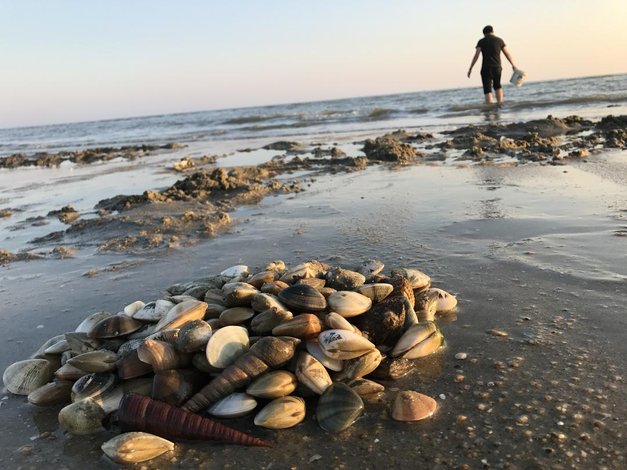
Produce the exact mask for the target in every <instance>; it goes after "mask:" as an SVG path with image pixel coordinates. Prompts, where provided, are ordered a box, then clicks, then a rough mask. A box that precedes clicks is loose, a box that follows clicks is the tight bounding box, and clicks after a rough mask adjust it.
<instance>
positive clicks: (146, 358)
mask: <svg viewBox="0 0 627 470" xmlns="http://www.w3.org/2000/svg"><path fill="white" fill-rule="evenodd" d="M137 357H139V360H140V361H143V362H145V363H147V364H150V365H151V366H152V368H153V369H154V370H155V371H158V370H166V369H179V368H181V367H187V366H188V365H190V364H191V362H192V357H191V355H190V354H187V353H183V352H181V351H178V350H177V349H176V348H175V347H174V345H172V344H170V343H166V342H164V341H157V340H154V339H146V340H144V342H143V343H142V344H141V346H140V347H139V348H137Z"/></svg>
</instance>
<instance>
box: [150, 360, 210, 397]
mask: <svg viewBox="0 0 627 470" xmlns="http://www.w3.org/2000/svg"><path fill="white" fill-rule="evenodd" d="M205 383H207V380H206V376H205V374H202V373H201V372H199V371H196V370H190V369H169V370H162V371H159V372H157V373H155V377H154V379H153V383H152V391H151V393H150V396H151V397H152V398H154V399H155V400H159V401H163V402H166V403H169V404H170V405H174V406H180V405H182V404H183V403H185V402H186V401H187V400H189V399H190V398H191V397H192V396H194V394H195V393H196V392H198V391H199V390H200V389H201V388H202V386H203V385H204V384H205Z"/></svg>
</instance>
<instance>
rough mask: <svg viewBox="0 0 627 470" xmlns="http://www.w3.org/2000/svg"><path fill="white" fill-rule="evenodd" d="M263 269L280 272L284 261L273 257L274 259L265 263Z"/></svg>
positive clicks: (283, 268)
mask: <svg viewBox="0 0 627 470" xmlns="http://www.w3.org/2000/svg"><path fill="white" fill-rule="evenodd" d="M263 269H264V270H265V271H274V272H276V273H278V274H280V273H282V272H284V271H285V262H284V261H283V260H280V259H275V260H274V261H270V262H269V263H268V264H266V266H265V267H264V268H263Z"/></svg>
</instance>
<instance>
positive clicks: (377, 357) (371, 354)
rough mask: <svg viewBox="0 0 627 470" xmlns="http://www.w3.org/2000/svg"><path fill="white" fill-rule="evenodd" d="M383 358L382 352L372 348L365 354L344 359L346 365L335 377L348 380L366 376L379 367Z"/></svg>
mask: <svg viewBox="0 0 627 470" xmlns="http://www.w3.org/2000/svg"><path fill="white" fill-rule="evenodd" d="M382 360H383V356H382V355H381V352H380V351H379V350H378V349H376V348H375V349H372V350H370V351H368V352H367V353H366V354H364V355H363V356H359V357H356V358H354V359H349V360H346V361H344V367H343V368H342V371H341V372H339V373H338V374H337V375H336V376H335V379H336V380H348V379H357V378H359V377H364V376H366V375H368V374H370V373H371V372H372V371H374V370H375V369H376V368H377V367H379V364H381V361H382Z"/></svg>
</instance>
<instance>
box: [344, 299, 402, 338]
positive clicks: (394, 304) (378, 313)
mask: <svg viewBox="0 0 627 470" xmlns="http://www.w3.org/2000/svg"><path fill="white" fill-rule="evenodd" d="M355 325H356V326H357V327H358V328H359V329H360V330H361V332H362V334H363V335H364V336H365V337H366V338H368V339H369V340H370V341H372V342H373V343H374V344H377V345H390V346H392V345H394V344H395V343H396V342H397V341H398V338H400V337H401V335H402V334H403V331H404V325H405V301H404V299H403V298H402V297H399V296H397V297H388V298H387V299H385V300H383V301H382V302H379V303H378V304H375V305H373V306H372V308H371V309H370V310H369V311H368V312H366V313H364V314H363V315H359V316H358V317H357V318H355Z"/></svg>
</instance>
